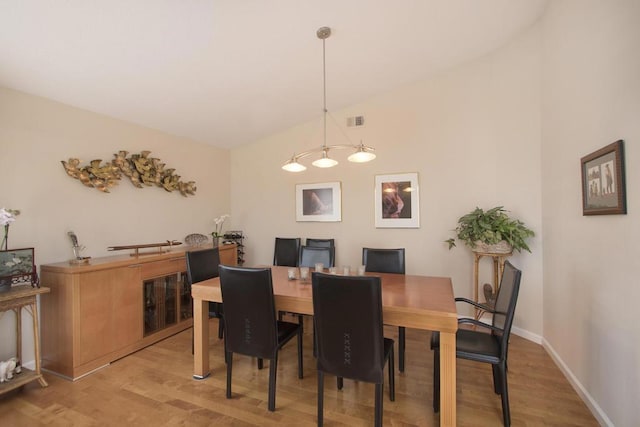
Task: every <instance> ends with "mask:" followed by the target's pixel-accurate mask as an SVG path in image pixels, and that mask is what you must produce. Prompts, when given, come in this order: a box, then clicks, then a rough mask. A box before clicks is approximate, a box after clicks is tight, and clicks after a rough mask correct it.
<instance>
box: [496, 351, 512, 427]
mask: <svg viewBox="0 0 640 427" xmlns="http://www.w3.org/2000/svg"><path fill="white" fill-rule="evenodd" d="M498 370H499V371H500V388H501V391H502V393H501V394H502V419H503V422H504V426H505V427H509V426H510V425H511V411H510V410H509V390H508V389H507V366H506V364H505V362H502V364H500V365H499V368H498Z"/></svg>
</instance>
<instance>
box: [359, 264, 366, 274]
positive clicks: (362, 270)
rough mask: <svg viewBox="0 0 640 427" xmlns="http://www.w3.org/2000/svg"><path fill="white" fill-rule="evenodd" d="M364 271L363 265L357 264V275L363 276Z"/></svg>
mask: <svg viewBox="0 0 640 427" xmlns="http://www.w3.org/2000/svg"><path fill="white" fill-rule="evenodd" d="M364 271H365V268H364V265H359V266H358V276H364Z"/></svg>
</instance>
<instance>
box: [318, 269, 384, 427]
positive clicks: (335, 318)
mask: <svg viewBox="0 0 640 427" xmlns="http://www.w3.org/2000/svg"><path fill="white" fill-rule="evenodd" d="M311 286H312V295H313V313H314V325H315V331H316V345H317V367H318V426H321V425H322V424H323V413H324V410H323V405H324V375H325V374H331V375H336V376H337V381H338V389H342V386H343V378H349V379H353V380H356V381H363V382H369V383H374V384H375V425H376V426H381V425H382V400H383V399H382V394H383V393H382V388H383V384H384V366H385V364H387V362H388V365H389V366H388V371H389V400H391V401H394V400H395V378H394V366H393V365H394V359H393V340H391V339H388V338H384V336H383V325H382V287H381V281H380V278H379V277H375V276H342V275H335V274H325V273H313V274H312V279H311Z"/></svg>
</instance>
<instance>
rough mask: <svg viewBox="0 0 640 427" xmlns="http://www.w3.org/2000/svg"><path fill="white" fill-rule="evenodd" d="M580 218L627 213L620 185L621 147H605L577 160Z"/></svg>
mask: <svg viewBox="0 0 640 427" xmlns="http://www.w3.org/2000/svg"><path fill="white" fill-rule="evenodd" d="M580 166H581V169H582V215H611V214H626V213H627V195H626V189H625V182H624V144H623V141H622V140H619V141H616V142H614V143H613V144H609V145H607V146H606V147H603V148H601V149H599V150H598V151H595V152H593V153H591V154H589V155H587V156H584V157H583V158H582V159H580Z"/></svg>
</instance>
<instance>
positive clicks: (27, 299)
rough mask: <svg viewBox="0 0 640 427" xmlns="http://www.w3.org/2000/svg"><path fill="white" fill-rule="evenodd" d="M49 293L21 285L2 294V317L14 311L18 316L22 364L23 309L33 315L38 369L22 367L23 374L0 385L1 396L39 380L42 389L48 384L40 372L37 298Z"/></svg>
mask: <svg viewBox="0 0 640 427" xmlns="http://www.w3.org/2000/svg"><path fill="white" fill-rule="evenodd" d="M47 292H49V288H33V287H31V285H19V286H14V287H12V288H11V290H10V291H8V292H4V293H1V294H0V316H2V315H3V314H4V312H6V311H9V310H11V311H13V312H14V313H15V314H16V341H17V343H16V352H17V354H16V357H17V358H18V359H19V360H20V363H22V362H24V361H23V359H22V309H23V308H24V309H25V310H27V312H29V313H31V317H32V318H33V346H34V352H35V354H34V356H35V363H36V369H35V370H34V371H32V370H31V369H26V368H25V367H24V366H22V372H21V373H19V374H13V379H11V380H9V381H5V382H3V383H0V395H1V394H4V393H6V392H8V391H10V390H13V389H16V388H18V387H21V386H23V385H25V384H27V383H30V382H31V381H34V380H38V382H39V383H40V385H41V386H42V387H47V386H48V384H47V382H46V381H45V379H44V376H43V375H42V372H41V371H40V333H39V332H40V331H39V326H38V306H37V302H36V296H37V295H40V294H44V293H47Z"/></svg>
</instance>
